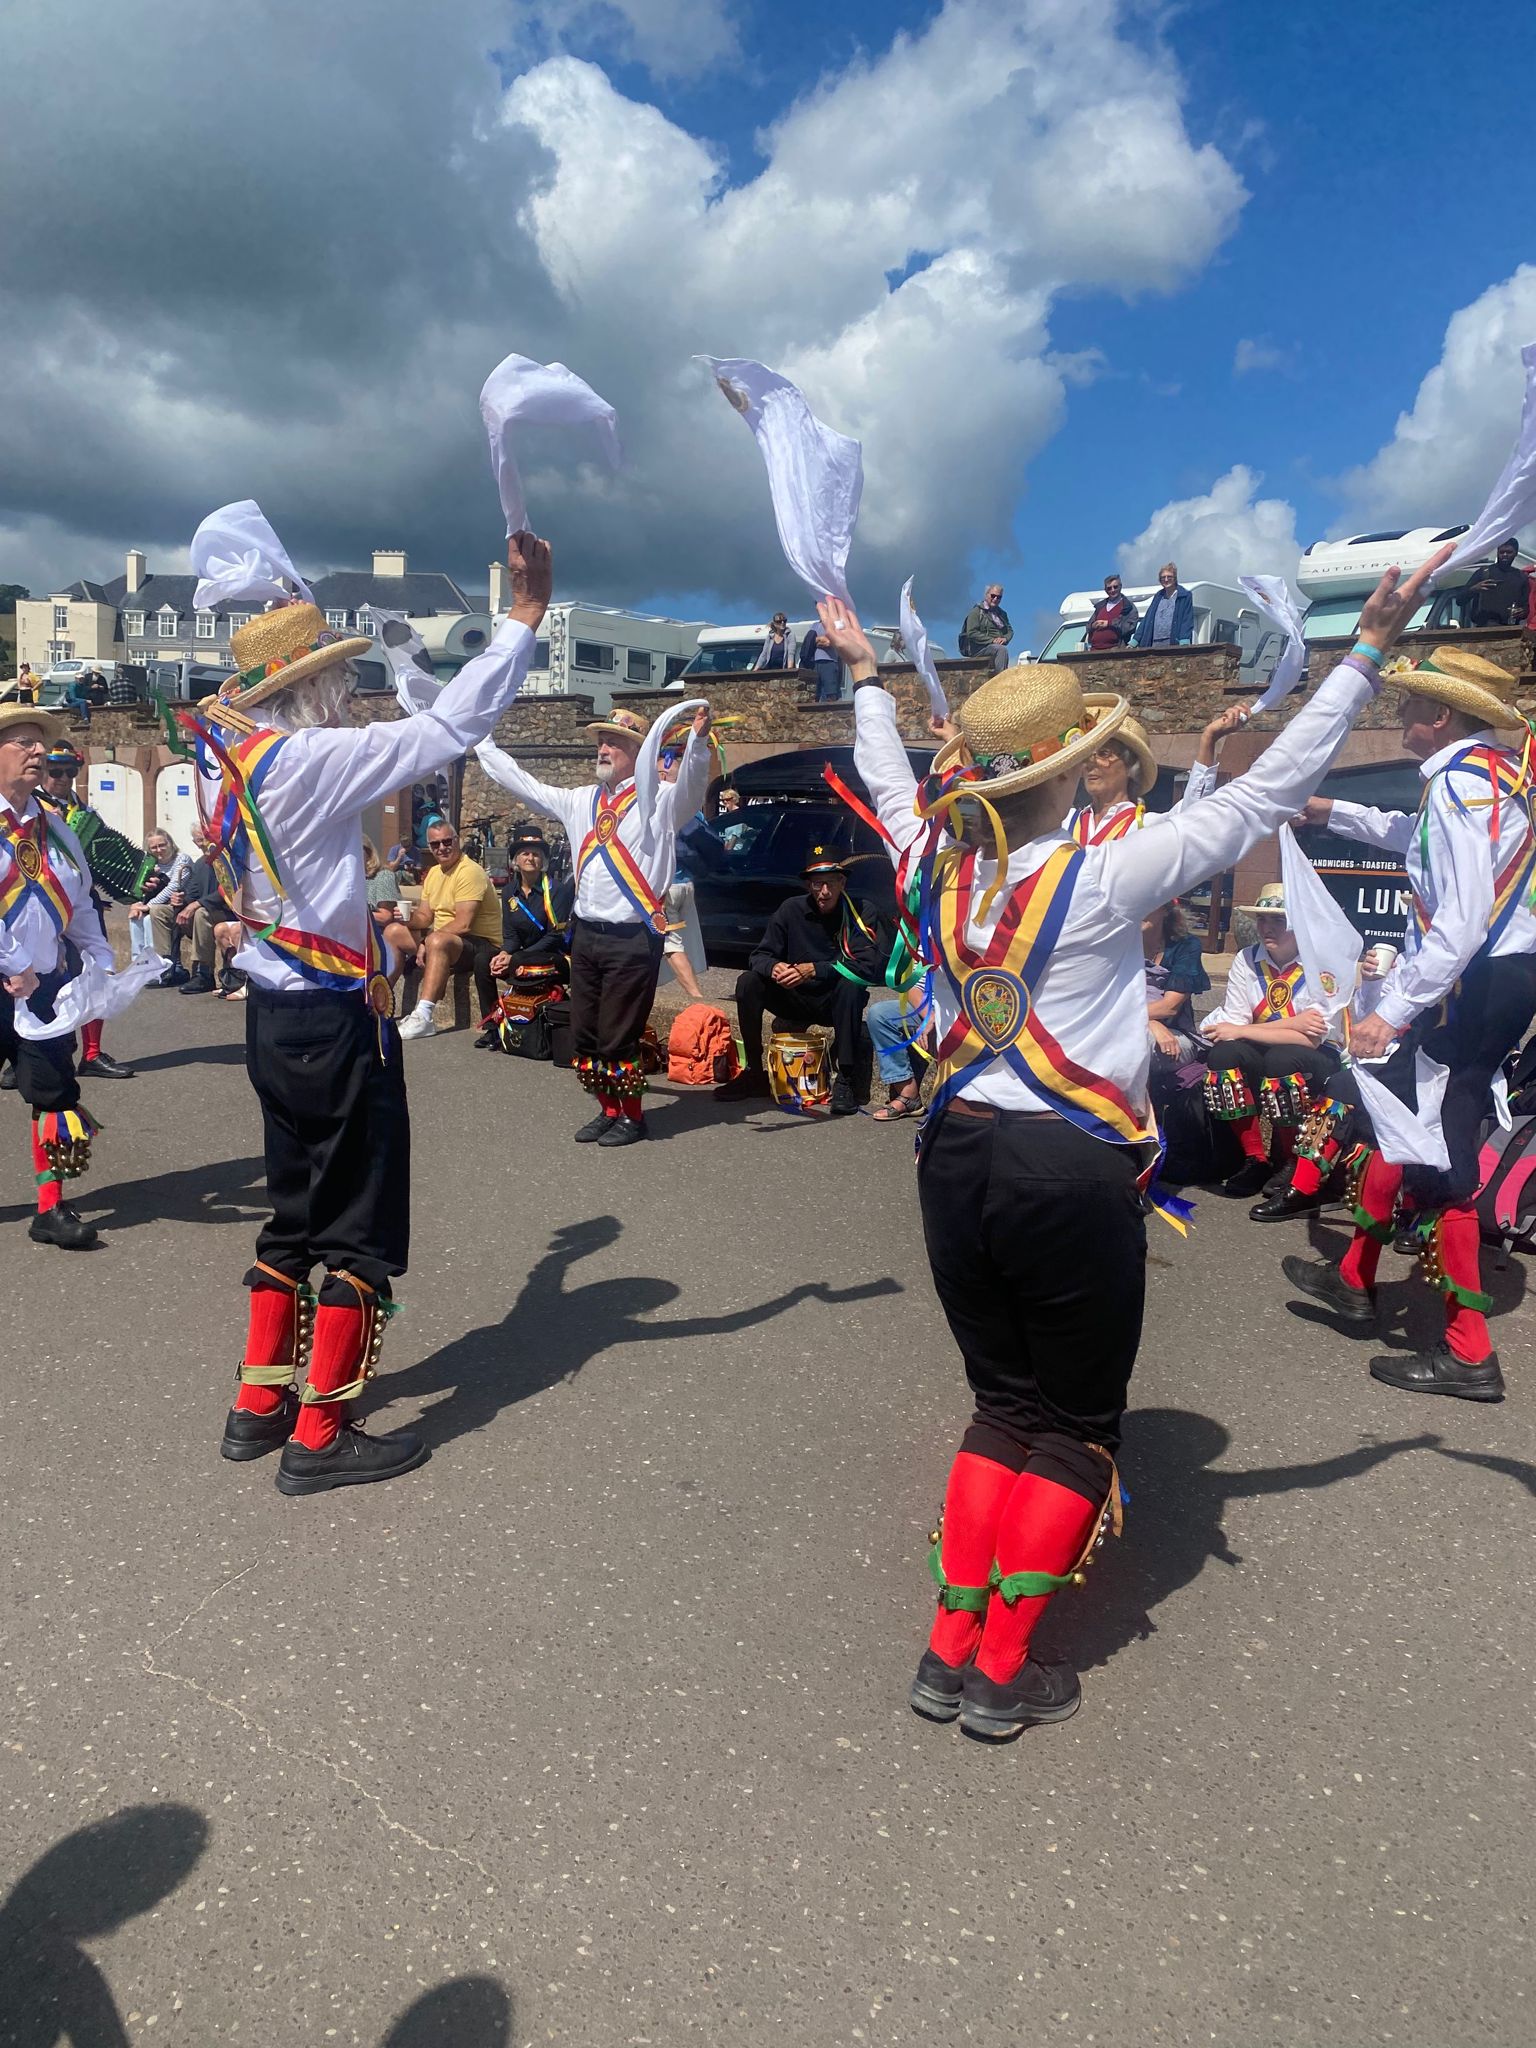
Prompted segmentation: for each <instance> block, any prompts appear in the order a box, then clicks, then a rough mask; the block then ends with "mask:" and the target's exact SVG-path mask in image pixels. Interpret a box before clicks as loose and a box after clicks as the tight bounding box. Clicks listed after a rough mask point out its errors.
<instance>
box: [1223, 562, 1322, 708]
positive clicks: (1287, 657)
mask: <svg viewBox="0 0 1536 2048" xmlns="http://www.w3.org/2000/svg"><path fill="white" fill-rule="evenodd" d="M1237 580H1238V582H1239V583H1241V584H1242V586H1243V588H1244V590H1246V591H1247V593H1248V595H1249V596H1250V597H1251V598H1252V599H1253V601H1254V603H1255V604H1256V605H1257V606H1258V608H1259V610H1260V611H1261V612H1262V613H1263V614H1264V616H1265V618H1266V619H1268V621H1269V623H1270V624H1271V625H1272V626H1278V627H1279V628H1280V631H1281V632H1282V633H1283V634H1284V635H1285V645H1284V647H1282V648H1281V650H1280V659H1279V660H1278V661H1277V662H1276V663H1275V666H1274V669H1273V671H1272V673H1271V675H1270V678H1269V685H1268V687H1267V689H1266V690H1265V692H1264V694H1263V696H1262V697H1260V698H1259V700H1258V702H1257V703H1256V704H1255V705H1254V707H1253V708H1254V710H1255V711H1268V710H1269V709H1271V707H1272V706H1274V705H1276V704H1278V703H1279V702H1280V699H1281V698H1282V697H1289V695H1290V694H1291V692H1292V690H1294V689H1295V687H1296V685H1297V684H1298V683H1299V682H1300V681H1301V672H1302V670H1303V669H1304V668H1305V667H1306V665H1307V643H1306V640H1305V638H1304V637H1303V634H1302V630H1301V613H1300V612H1299V611H1298V610H1297V608H1296V600H1295V598H1294V597H1292V595H1291V587H1290V585H1289V584H1288V583H1287V582H1286V580H1285V578H1284V577H1283V576H1239V577H1238V579H1237Z"/></svg>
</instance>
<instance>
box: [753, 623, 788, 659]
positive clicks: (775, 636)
mask: <svg viewBox="0 0 1536 2048" xmlns="http://www.w3.org/2000/svg"><path fill="white" fill-rule="evenodd" d="M752 666H753V667H754V668H793V667H794V666H795V648H794V642H793V641H792V640H791V639H790V637H789V620H788V619H787V618H786V617H785V615H784V614H783V612H775V613H774V615H773V617H772V618H771V619H770V620H769V621H768V635H767V638H766V639H765V640H764V641H763V645H762V651H761V652H760V653H759V655H758V657H757V659H756V661H754V662H753V664H752Z"/></svg>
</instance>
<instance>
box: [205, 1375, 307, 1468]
mask: <svg viewBox="0 0 1536 2048" xmlns="http://www.w3.org/2000/svg"><path fill="white" fill-rule="evenodd" d="M298 1419H299V1397H298V1395H297V1393H296V1392H295V1391H294V1389H293V1388H292V1387H285V1388H284V1389H283V1405H282V1406H281V1408H274V1409H273V1411H272V1413H271V1414H270V1415H256V1414H254V1413H253V1412H252V1411H251V1410H250V1409H249V1408H231V1409H230V1411H229V1413H228V1414H227V1415H226V1416H225V1418H224V1436H223V1440H222V1442H221V1443H220V1445H219V1456H220V1457H221V1458H233V1459H234V1461H235V1462H236V1464H244V1463H245V1462H246V1461H247V1460H248V1459H250V1458H264V1457H265V1456H266V1455H267V1453H268V1451H280V1450H281V1449H282V1447H283V1445H284V1444H285V1443H287V1441H288V1439H289V1437H291V1436H292V1435H293V1431H294V1425H295V1424H296V1423H297V1421H298Z"/></svg>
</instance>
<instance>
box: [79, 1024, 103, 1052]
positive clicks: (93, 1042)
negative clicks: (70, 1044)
mask: <svg viewBox="0 0 1536 2048" xmlns="http://www.w3.org/2000/svg"><path fill="white" fill-rule="evenodd" d="M100 1051H101V1019H100V1018H99V1017H97V1018H94V1019H93V1020H92V1021H91V1022H90V1023H89V1024H82V1025H81V1026H80V1054H81V1057H82V1059H88V1060H93V1059H95V1057H96V1055H97V1053H99V1052H100Z"/></svg>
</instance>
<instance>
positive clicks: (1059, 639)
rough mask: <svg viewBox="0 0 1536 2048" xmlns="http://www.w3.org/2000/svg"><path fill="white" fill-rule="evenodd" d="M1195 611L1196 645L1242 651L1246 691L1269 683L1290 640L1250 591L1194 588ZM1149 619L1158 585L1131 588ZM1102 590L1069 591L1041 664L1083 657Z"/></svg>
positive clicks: (1217, 585)
mask: <svg viewBox="0 0 1536 2048" xmlns="http://www.w3.org/2000/svg"><path fill="white" fill-rule="evenodd" d="M1184 588H1185V589H1186V590H1187V591H1188V592H1189V594H1190V597H1191V599H1192V600H1193V602H1194V607H1195V632H1194V644H1195V645H1196V646H1197V647H1205V646H1209V645H1210V644H1211V643H1212V642H1213V641H1215V642H1217V643H1218V644H1222V645H1225V646H1228V647H1237V648H1240V649H1241V659H1240V662H1239V665H1238V674H1239V675H1240V676H1241V678H1242V681H1243V683H1244V684H1245V685H1247V684H1250V683H1253V684H1261V683H1264V682H1267V681H1268V679H1269V675H1270V671H1271V670H1272V669H1273V668H1274V665H1275V663H1276V661H1277V660H1278V659H1279V657H1280V649H1281V647H1282V646H1283V645H1284V636H1283V635H1282V634H1281V633H1279V632H1277V631H1276V629H1275V628H1274V627H1273V626H1271V625H1270V624H1269V622H1268V621H1267V620H1266V619H1265V618H1264V616H1263V614H1262V613H1261V612H1260V611H1259V609H1258V607H1257V605H1255V603H1254V601H1253V599H1252V598H1251V597H1250V596H1249V595H1248V593H1247V591H1246V590H1243V589H1241V588H1234V587H1233V586H1232V585H1231V584H1228V583H1203V582H1195V581H1192V582H1188V583H1186V584H1185V585H1184ZM1123 594H1124V595H1125V596H1126V597H1128V598H1129V599H1130V600H1131V602H1132V604H1134V605H1135V607H1136V609H1137V611H1138V612H1140V613H1141V614H1142V616H1143V617H1145V615H1146V610H1147V606H1148V605H1149V604H1150V603H1151V602H1152V600H1153V598H1154V597H1156V595H1157V585H1156V584H1155V583H1146V584H1137V585H1131V584H1127V585H1126V586H1125V588H1124V593H1123ZM1103 595H1104V592H1103V590H1102V589H1099V590H1069V591H1068V592H1067V595H1066V596H1065V597H1064V598H1063V599H1062V601H1061V606H1060V610H1061V624H1060V625H1059V626H1058V627H1057V628H1056V630H1055V632H1054V633H1052V635H1051V637H1050V639H1049V640H1047V641H1046V643H1045V645H1044V646H1043V647H1042V648H1041V650H1040V652H1039V653H1038V654H1037V655H1036V656H1035V659H1036V661H1054V660H1055V659H1056V657H1057V656H1058V655H1061V654H1080V653H1081V652H1082V651H1083V632H1084V628H1085V627H1086V626H1087V624H1088V621H1089V619H1090V618H1092V616H1093V608H1094V606H1095V605H1096V604H1097V603H1098V602H1099V601H1100V599H1101V598H1102V597H1103Z"/></svg>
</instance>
